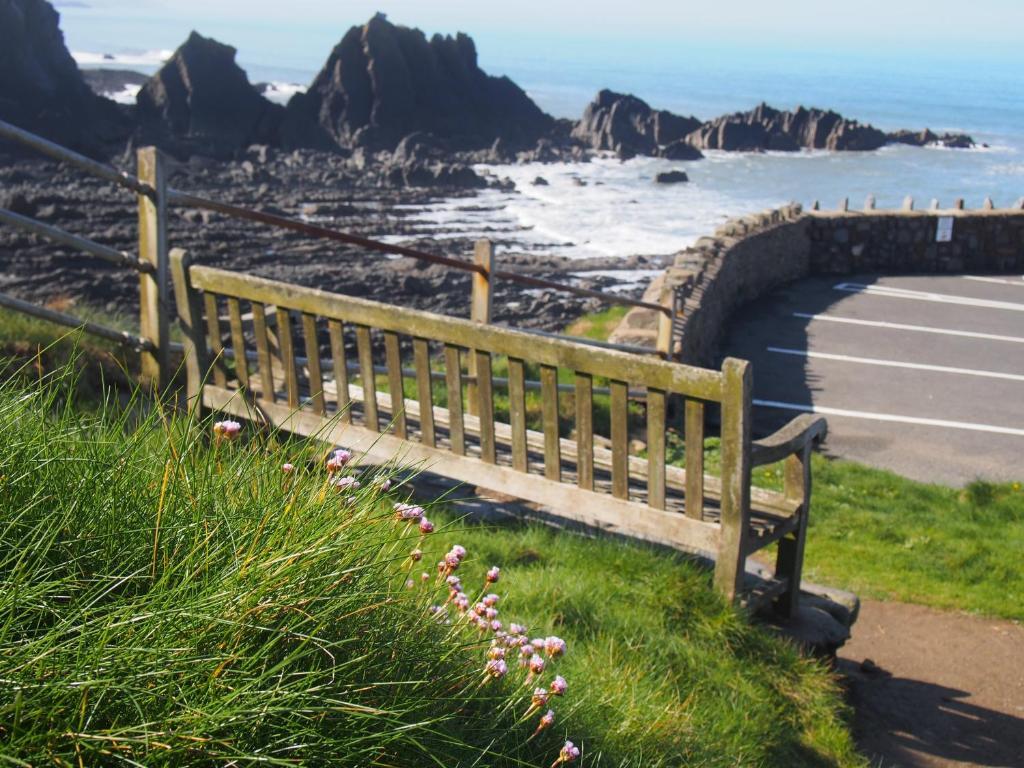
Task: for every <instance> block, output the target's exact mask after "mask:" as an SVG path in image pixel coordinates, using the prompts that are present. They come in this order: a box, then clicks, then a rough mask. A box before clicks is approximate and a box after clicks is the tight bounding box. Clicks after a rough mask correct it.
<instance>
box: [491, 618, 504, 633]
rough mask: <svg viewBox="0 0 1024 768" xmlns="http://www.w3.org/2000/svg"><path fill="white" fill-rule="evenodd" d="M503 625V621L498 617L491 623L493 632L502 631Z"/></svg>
mask: <svg viewBox="0 0 1024 768" xmlns="http://www.w3.org/2000/svg"><path fill="white" fill-rule="evenodd" d="M501 626H502V625H501V622H500V621H498V620H497V619H494V621H492V622H491V624H490V628H491V632H500V631H501Z"/></svg>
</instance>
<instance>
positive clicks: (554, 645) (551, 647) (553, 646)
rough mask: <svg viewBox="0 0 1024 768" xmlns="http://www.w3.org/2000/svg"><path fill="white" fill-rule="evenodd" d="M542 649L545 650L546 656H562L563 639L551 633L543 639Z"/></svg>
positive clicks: (553, 657)
mask: <svg viewBox="0 0 1024 768" xmlns="http://www.w3.org/2000/svg"><path fill="white" fill-rule="evenodd" d="M544 650H545V651H547V654H548V658H551V659H557V658H558V657H559V656H564V655H565V640H563V639H562V638H560V637H555V636H554V635H552V636H551V637H549V638H547V639H545V640H544Z"/></svg>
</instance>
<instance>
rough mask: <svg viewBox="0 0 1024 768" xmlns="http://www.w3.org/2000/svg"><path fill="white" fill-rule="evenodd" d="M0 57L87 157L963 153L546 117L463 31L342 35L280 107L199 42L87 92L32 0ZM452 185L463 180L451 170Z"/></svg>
mask: <svg viewBox="0 0 1024 768" xmlns="http://www.w3.org/2000/svg"><path fill="white" fill-rule="evenodd" d="M0 50H4V51H6V55H5V57H4V58H5V59H6V63H5V65H4V66H3V67H2V68H0V118H2V119H4V120H9V121H10V122H13V123H16V124H18V125H20V126H23V127H25V128H27V129H29V130H33V131H36V132H38V133H41V134H43V135H45V136H48V137H50V138H53V139H54V140H56V141H59V142H61V143H64V144H67V145H71V146H74V147H77V148H79V149H83V150H86V151H89V152H92V153H94V154H108V155H109V154H111V153H115V152H120V151H123V149H124V148H125V146H126V145H128V146H138V145H141V144H157V145H159V146H161V147H162V148H163V149H165V150H166V151H168V152H170V153H172V154H174V155H176V156H178V157H182V158H187V157H190V156H194V155H199V156H206V157H215V158H222V159H229V158H236V157H238V156H240V155H241V154H242V153H243V152H244V151H245V150H246V149H247V148H248V147H250V146H251V145H254V144H258V145H265V146H269V147H273V148H278V149H284V150H294V149H312V150H320V151H326V152H331V153H335V154H340V155H342V156H344V157H349V158H352V159H353V160H354V161H355V162H357V163H360V164H364V165H383V166H385V174H386V175H387V176H388V177H389V179H390V180H391V181H392V182H395V183H401V182H403V181H406V182H411V181H416V177H417V176H422V175H423V173H424V169H425V168H426V167H427V166H431V167H433V168H435V171H436V167H437V165H438V163H440V162H442V161H443V162H445V163H449V164H452V163H454V164H457V165H468V164H471V163H509V162H529V161H541V162H571V161H586V160H588V159H590V158H591V157H593V156H594V155H595V153H598V152H611V153H614V154H615V155H617V156H618V157H620V158H623V159H626V158H630V157H634V156H650V157H663V158H667V159H670V160H678V161H692V160H699V159H700V158H701V157H702V156H703V152H704V151H707V150H723V151H728V152H734V151H736V152H759V151H782V152H793V151H799V150H804V149H820V150H833V151H871V150H875V149H878V148H880V147H883V146H885V145H887V144H896V143H898V144H911V145H915V146H925V145H942V146H946V147H953V148H969V147H972V146H974V141H973V139H972V138H971V137H970V136H967V135H963V134H943V135H938V134H935V133H933V132H931V131H930V130H927V129H924V130H917V131H910V130H901V131H896V132H889V133H887V132H885V131H882V130H879V129H877V128H875V127H873V126H871V125H866V124H861V123H859V122H857V121H856V120H851V119H848V118H846V117H843V116H842V115H839V114H838V113H836V112H833V111H830V110H822V109H815V108H810V109H808V108H804V107H798V108H796V109H795V110H793V111H782V110H777V109H773V108H772V107H770V106H768V105H767V104H761V105H759V106H757V107H756V108H754V109H752V110H750V111H749V112H740V113H735V114H730V115H724V116H721V117H718V118H715V119H713V120H709V121H701V120H699V119H697V118H695V117H687V116H682V115H677V114H673V113H671V112H668V111H666V110H658V109H654V108H652V107H651V106H649V105H648V104H647V103H646V102H644V101H643V100H641V99H639V98H637V97H635V96H631V95H627V94H620V93H615V92H612V91H609V90H602V91H601V92H599V93H598V94H597V96H596V97H595V98H594V100H593V101H592V102H591V103H590V104H589V105H588V106H587V108H586V110H585V112H584V114H583V116H582V118H581V119H580V120H578V121H572V120H565V119H555V118H553V117H551V116H550V115H548V114H546V113H545V112H543V111H542V110H541V109H540V108H539V107H538V106H537V105H536V104H535V103H534V102H533V101H532V100H531V99H530V97H529V96H527V94H526V93H525V92H524V91H523V89H522V88H520V87H519V86H518V85H516V83H514V82H513V81H512V80H510V79H509V78H507V77H495V76H492V75H488V74H487V73H485V72H484V71H483V70H481V69H480V67H479V65H478V63H477V52H476V46H475V44H474V43H473V40H472V39H471V38H470V37H468V36H467V35H465V34H462V33H459V34H457V35H455V36H454V37H452V36H442V35H434V36H432V37H431V38H429V39H428V38H427V37H426V36H425V35H424V34H423V32H421V31H420V30H418V29H412V28H408V27H404V26H400V25H397V24H393V23H392V22H391V21H389V20H388V19H387V18H386V17H385V16H384V15H382V14H377V15H375V16H374V17H373V18H372V19H370V20H369V21H368V22H367V23H366V24H364V25H362V26H357V27H352V28H351V29H349V30H348V32H346V33H345V34H344V36H343V37H342V39H341V41H340V42H339V43H338V44H337V45H336V46H335V48H334V50H333V51H331V53H330V55H329V56H328V58H327V61H326V62H325V63H324V65H323V67H322V69H321V70H320V72H319V74H317V76H316V77H315V78H314V80H313V82H312V83H311V84H310V85H309V87H308V88H307V89H306V90H305V91H304V92H300V93H295V94H294V95H293V96H292V97H291V99H290V100H289V101H288V102H287V104H285V105H281V104H276V103H273V102H271V101H270V100H268V99H267V98H265V97H264V96H263V95H262V90H263V86H262V85H261V86H260V87H257V86H255V85H253V84H252V83H250V81H249V78H248V75H247V74H246V73H245V71H244V70H243V69H242V68H241V67H239V66H238V64H237V63H236V61H235V49H234V48H232V47H231V46H229V45H225V44H223V43H220V42H218V41H216V40H213V39H211V38H207V37H204V36H202V35H200V34H199V33H197V32H193V33H192V34H191V35H190V36H189V37H188V39H187V40H186V41H185V42H184V43H183V44H182V45H181V46H180V47H179V48H178V49H177V50H176V51H175V52H174V54H173V55H172V56H171V58H170V59H169V60H167V61H166V62H165V63H164V64H163V66H162V67H161V68H160V69H159V71H157V72H156V73H155V74H154V75H153V76H152V77H148V78H145V76H140V75H138V74H137V73H107V74H93V75H91V76H90V77H89V79H88V83H87V81H86V79H85V78H83V74H82V72H81V71H80V70H79V69H78V66H77V65H76V64H75V62H74V60H73V59H72V57H71V55H70V53H69V52H68V50H67V48H66V46H65V45H64V40H63V35H62V33H61V31H60V28H59V16H58V14H57V12H56V11H55V10H54V9H53V7H52V6H51V5H50V4H49V3H48V2H46V0H11V2H9V3H6V4H4V5H3V6H0ZM142 78H145V79H144V80H143V79H142ZM132 82H134V83H136V84H138V83H141V87H140V88H139V91H138V94H137V98H136V103H135V104H127V105H126V104H115V103H114V102H112V101H110V100H109V99H107V98H104V97H103V96H101V95H99V93H97V92H96V91H100V92H110V91H111V90H116V89H117V87H116V86H117V85H118V84H119V83H120V84H121V85H124V84H131V83H132ZM90 84H91V85H92V88H90ZM93 89H95V90H93ZM467 170H468V169H467ZM447 173H448V174H449V176H451V173H452V171H451V170H449V171H448V172H447ZM456 175H458V174H456ZM449 180H451V179H449ZM462 180H463V181H464V182H465V183H467V184H468V185H470V186H472V185H473V184H474V183H475V182H474V181H473V180H472V179H471V178H470V176H469V175H465V174H463V175H462ZM420 181H422V179H420Z"/></svg>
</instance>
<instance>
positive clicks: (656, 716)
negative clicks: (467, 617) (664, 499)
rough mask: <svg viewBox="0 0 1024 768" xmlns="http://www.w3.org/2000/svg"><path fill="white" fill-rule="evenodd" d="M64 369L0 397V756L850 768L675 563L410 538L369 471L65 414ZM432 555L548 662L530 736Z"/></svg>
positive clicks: (584, 543)
mask: <svg viewBox="0 0 1024 768" xmlns="http://www.w3.org/2000/svg"><path fill="white" fill-rule="evenodd" d="M69 375H70V374H68V373H66V372H65V373H63V374H61V375H58V376H57V377H55V378H53V379H51V380H49V381H46V382H43V383H39V382H30V383H28V384H26V383H19V382H18V380H10V381H8V382H6V383H3V384H0V582H2V589H0V762H4V763H7V764H11V765H44V764H45V765H67V766H84V765H175V766H178V765H252V764H256V763H266V764H272V765H285V764H287V765H300V764H301V765H353V766H354V765H359V766H362V765H380V766H431V765H436V766H490V765H494V766H513V765H527V766H528V765H533V766H542V768H548V767H549V766H551V765H552V763H553V762H554V760H555V758H556V756H557V753H558V750H559V748H560V746H561V744H562V743H563V741H564V739H565V738H567V737H568V738H571V739H573V740H574V741H575V742H577V743H578V744H580V745H581V746H582V747H583V756H582V758H581V759H580V761H579V762H580V764H582V765H603V766H671V765H708V766H710V765H715V766H732V765H768V766H772V765H777V766H791V765H821V766H831V765H859V764H861V761H860V759H859V758H858V757H857V756H856V754H855V752H854V750H853V747H852V741H851V739H850V736H849V732H848V731H847V729H846V726H845V724H844V719H843V707H842V704H841V700H840V696H839V693H838V689H837V687H836V685H835V683H834V682H833V680H832V679H831V676H830V675H829V673H828V672H827V671H826V670H825V669H824V668H822V667H821V666H819V665H818V664H817V663H816V662H813V661H810V660H807V659H804V658H802V657H801V656H800V655H799V653H797V652H796V650H795V649H793V648H792V647H790V646H789V645H788V644H787V643H786V642H784V641H782V640H779V639H776V638H774V637H772V636H770V635H769V634H767V633H766V632H765V631H763V630H761V629H758V628H757V627H754V626H751V625H750V624H749V623H748V622H747V621H746V620H745V618H744V617H743V616H742V615H740V614H739V613H737V612H736V611H735V610H734V609H733V608H732V607H731V606H728V605H726V604H724V603H723V602H722V601H721V600H720V599H719V598H718V597H717V595H715V593H714V592H713V591H712V590H711V589H710V586H709V581H708V576H707V574H706V573H705V572H704V571H702V570H700V569H698V568H697V567H695V566H694V565H693V564H691V563H690V562H688V561H686V560H684V559H682V558H680V557H677V556H671V555H665V554H663V553H660V552H657V551H655V550H653V549H650V548H647V547H643V546H639V545H628V544H623V543H621V542H615V541H610V540H597V541H594V540H588V539H584V538H580V537H577V536H574V535H570V534H566V533H559V532H555V531H552V530H550V529H544V528H537V527H535V526H518V525H517V526H512V527H508V528H506V527H482V526H478V525H472V524H468V523H466V522H464V521H460V520H458V519H456V518H454V517H453V516H452V514H451V512H445V511H444V510H442V509H441V508H440V507H439V506H438V505H434V506H431V507H428V510H427V514H428V515H429V516H430V517H431V518H432V519H436V522H438V523H439V526H438V530H437V531H435V532H434V533H433V534H431V535H429V536H428V537H426V538H425V539H424V538H422V537H421V536H420V535H419V533H418V531H417V530H416V529H415V527H411V526H408V525H406V524H404V523H399V522H397V521H395V519H394V512H393V509H392V506H393V504H394V502H395V501H397V500H402V499H403V498H404V493H403V488H402V487H401V486H399V487H397V488H394V489H392V490H391V491H390V492H387V493H385V492H383V491H382V490H381V489H380V486H379V485H378V484H376V483H375V479H376V478H378V477H379V476H381V475H390V474H392V473H394V472H395V468H393V467H382V468H355V469H351V470H350V471H351V472H353V476H355V475H358V477H359V480H360V482H361V483H362V486H361V488H360V489H359V490H358V491H356V492H354V493H349V494H347V495H346V494H339V493H338V492H337V491H336V490H334V489H333V488H331V487H330V486H329V485H327V482H326V474H325V472H324V469H323V458H324V451H323V446H319V447H318V446H317V445H315V444H312V443H309V442H304V443H300V442H291V441H283V440H280V439H278V437H277V436H274V435H269V436H260V435H257V434H256V433H254V432H253V430H252V429H251V428H247V429H246V430H245V436H244V437H243V438H242V439H240V440H239V441H237V442H222V443H220V444H218V443H217V442H216V441H213V440H211V439H210V430H209V427H210V424H209V423H205V424H202V425H200V426H198V427H197V426H194V425H192V424H190V423H189V422H188V421H187V420H185V419H182V418H180V417H177V416H172V415H169V414H168V413H166V412H165V411H164V410H162V409H160V408H157V407H154V406H153V404H151V403H147V402H143V401H140V400H136V401H133V402H130V403H128V404H127V405H126V406H125V405H124V404H122V405H119V406H118V407H116V408H115V407H111V406H109V405H107V404H102V405H101V406H100V407H99V408H98V409H94V410H92V411H90V412H89V413H88V414H86V413H83V411H82V410H80V409H79V408H77V407H76V406H75V398H74V397H73V396H72V395H73V391H74V387H73V384H74V382H73V381H69V380H68V377H69ZM285 461H287V462H290V463H292V464H294V465H295V467H296V469H295V471H294V472H292V473H290V474H286V473H284V472H283V471H282V464H283V463H284V462H285ZM441 523H444V524H443V525H440V524H441ZM456 542H460V543H462V544H464V545H465V546H466V547H467V548H468V549H469V551H470V555H469V557H468V558H467V560H466V563H465V564H464V566H462V567H460V570H459V572H458V573H459V575H460V576H461V577H462V579H463V583H464V584H465V585H466V590H467V592H469V593H470V594H471V596H472V595H474V594H475V592H476V591H477V590H479V589H482V588H483V585H484V582H483V574H484V571H485V569H486V568H488V567H489V566H491V565H494V564H496V565H499V566H501V567H502V580H501V582H500V583H499V584H498V585H497V587H500V589H495V591H496V592H499V593H501V594H502V595H503V596H502V599H501V602H500V603H499V607H500V609H501V618H502V620H504V621H506V622H509V621H515V620H519V621H525V623H527V624H528V625H529V626H530V628H531V630H532V631H531V636H538V635H539V636H541V637H543V636H545V635H546V634H558V635H560V636H563V637H565V638H566V639H567V640H568V641H569V652H568V654H567V655H566V657H565V658H564V659H561V660H559V661H558V662H557V664H556V665H553V662H551V661H550V660H549V667H548V669H547V670H546V671H545V677H544V681H543V682H547V679H548V678H550V677H551V675H552V674H554V673H556V672H557V673H560V674H563V675H564V676H565V677H566V678H567V679H568V680H569V691H568V694H567V696H565V697H564V698H563V699H558V700H554V699H553V700H552V701H553V704H552V707H553V708H554V709H555V710H556V716H557V720H556V724H555V726H554V727H552V728H550V729H548V730H546V731H544V732H542V733H540V734H539V735H536V736H531V734H533V732H534V729H535V726H536V724H537V714H536V713H535V714H533V715H532V716H531V717H530V718H528V719H526V720H523V719H522V715H523V714H524V712H525V711H526V709H527V707H528V702H529V698H530V692H531V690H532V687H533V686H532V685H524V678H523V676H524V673H523V672H522V671H520V670H519V669H518V667H517V665H516V664H515V662H514V661H511V658H510V661H511V666H512V667H513V671H512V672H510V674H509V675H508V677H507V678H505V679H504V680H493V681H491V682H488V683H484V682H483V680H484V676H483V668H484V663H485V652H486V649H487V645H488V637H486V636H484V635H482V634H481V633H479V632H478V631H477V630H475V629H473V630H470V629H468V628H466V627H465V626H464V624H463V623H460V622H458V621H456V623H455V624H454V625H445V624H444V623H442V622H440V621H438V620H437V619H436V618H432V617H431V614H430V612H429V610H428V607H429V606H430V605H432V604H436V603H441V602H443V601H444V600H445V597H446V592H445V589H444V587H443V586H442V585H440V584H438V580H437V577H436V576H435V575H434V571H433V568H432V564H433V563H436V562H437V560H438V559H439V558H440V557H441V555H442V554H443V553H444V552H445V551H446V550H447V549H448V548H449V547H450V546H451V545H452V544H454V543H456ZM417 546H419V547H421V548H422V549H423V551H424V557H423V560H422V561H421V562H418V563H414V562H413V561H411V560H410V557H409V555H410V552H411V551H412V550H413V548H414V547H417ZM425 564H426V565H425ZM423 570H426V571H427V572H428V574H429V575H428V577H427V580H426V581H422V580H421V579H420V578H419V574H420V572H421V571H423ZM410 578H411V580H412V585H411V587H410V586H408V584H407V579H410ZM450 615H451V616H452V618H453V619H457V616H458V614H457V613H456V612H454V611H450Z"/></svg>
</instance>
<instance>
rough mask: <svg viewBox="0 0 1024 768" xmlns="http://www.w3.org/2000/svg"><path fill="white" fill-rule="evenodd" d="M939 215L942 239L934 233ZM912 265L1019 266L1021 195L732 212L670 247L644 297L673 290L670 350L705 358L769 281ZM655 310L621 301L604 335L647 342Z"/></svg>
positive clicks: (710, 359) (895, 270) (657, 297)
mask: <svg viewBox="0 0 1024 768" xmlns="http://www.w3.org/2000/svg"><path fill="white" fill-rule="evenodd" d="M942 218H946V219H951V220H952V225H953V228H952V234H951V237H950V240H949V241H948V242H937V237H936V235H937V229H938V227H939V221H940V219H942ZM861 272H863V273H879V274H914V273H928V274H935V273H957V272H980V273H985V272H989V273H1014V274H1018V275H1019V274H1024V203H1020V204H1018V207H1016V208H1014V209H1004V210H993V209H992V208H991V207H990V205H986V208H984V209H982V210H974V211H966V210H962V209H960V208H957V209H954V210H944V211H940V210H936V209H934V208H933V209H931V210H927V211H914V210H912V203H911V202H909V201H908V203H907V206H906V207H905V208H904V209H903V210H898V211H889V210H885V211H883V210H876V209H874V208H873V206H872V205H871V203H870V200H869V202H868V204H867V205H866V206H865V210H864V211H859V212H854V211H849V210H846V206H845V205H844V206H843V207H842V209H841V210H838V211H819V210H813V211H810V212H803V211H802V210H801V208H800V206H799V205H796V204H792V205H789V206H786V207H783V208H779V209H774V210H770V211H765V212H764V213H759V214H754V215H752V216H745V217H743V218H740V219H732V220H730V221H728V222H726V223H725V224H723V225H722V226H721V227H719V228H718V229H717V230H716V231H715V233H714V234H713V235H712V236H711V237H702V238H701V239H700V240H698V241H697V242H696V243H695V244H694V245H693V247H691V248H687V249H686V250H684V251H681V252H680V253H679V254H677V256H676V258H675V264H674V266H673V267H670V268H669V269H668V270H666V271H665V273H664V274H663V275H661V276H660V277H659V278H657V279H656V280H655V281H654V282H652V284H651V286H650V288H649V290H648V292H647V294H646V295H645V299H646V300H648V301H652V302H664V301H665V300H666V295H667V291H669V290H672V291H674V293H675V302H676V307H677V310H679V311H680V315H679V316H678V319H677V321H676V325H675V329H674V345H673V352H674V354H675V357H676V359H679V360H682V361H684V362H687V363H691V364H693V365H702V366H711V365H713V364H714V363H715V360H716V358H717V356H718V350H719V346H720V344H721V341H722V339H723V337H724V335H725V331H726V329H727V327H728V324H729V320H730V318H731V317H732V315H733V313H734V312H735V311H736V310H737V309H738V308H739V307H740V306H742V305H743V304H746V303H747V302H750V301H753V300H754V299H757V298H759V297H761V296H763V295H765V294H767V293H769V292H770V291H772V290H774V289H775V288H778V287H779V286H781V285H783V284H785V283H788V282H791V281H793V280H798V279H800V278H803V277H808V276H811V275H825V274H837V275H842V274H855V273H861ZM656 327H657V315H656V313H655V312H653V311H650V310H644V309H633V310H631V311H630V312H629V313H628V314H627V315H626V317H625V318H624V320H623V321H622V323H621V324H620V325H619V327H618V328H617V329H616V331H615V333H614V334H613V335H612V340H613V341H617V342H621V343H631V344H646V345H648V346H653V345H654V339H655V337H656V333H655V331H654V329H655V328H656Z"/></svg>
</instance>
